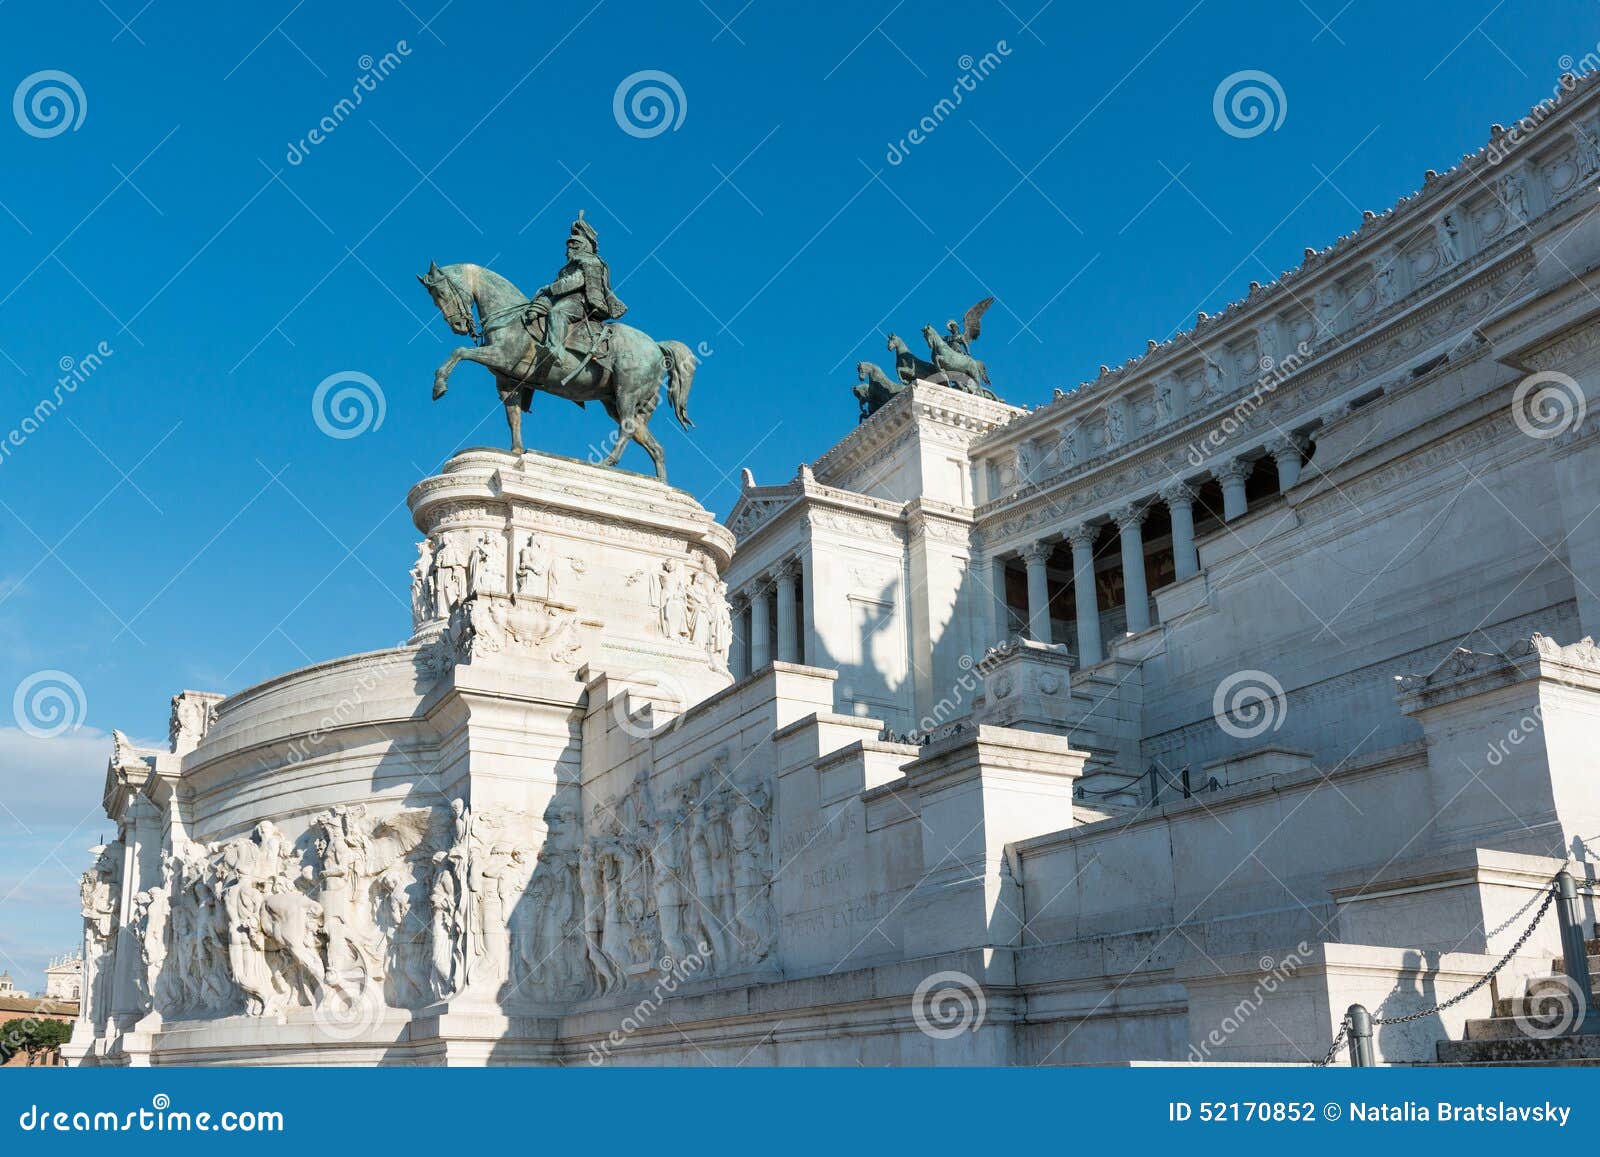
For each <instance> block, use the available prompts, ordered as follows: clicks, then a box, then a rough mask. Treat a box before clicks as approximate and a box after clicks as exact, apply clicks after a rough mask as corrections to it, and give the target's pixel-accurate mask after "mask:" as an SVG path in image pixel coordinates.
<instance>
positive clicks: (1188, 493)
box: [1161, 479, 1196, 506]
mask: <svg viewBox="0 0 1600 1157" xmlns="http://www.w3.org/2000/svg"><path fill="white" fill-rule="evenodd" d="M1195 497H1196V495H1195V492H1194V487H1193V486H1190V485H1189V484H1188V483H1187V482H1184V481H1183V480H1182V479H1179V480H1177V481H1174V482H1169V483H1167V484H1166V485H1165V486H1163V487H1162V488H1161V501H1163V502H1165V503H1166V504H1167V505H1168V506H1184V505H1189V504H1192V503H1193V502H1194V500H1195Z"/></svg>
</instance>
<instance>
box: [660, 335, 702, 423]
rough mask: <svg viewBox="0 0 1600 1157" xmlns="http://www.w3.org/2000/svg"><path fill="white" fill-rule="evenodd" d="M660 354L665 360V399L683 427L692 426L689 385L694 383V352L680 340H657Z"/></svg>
mask: <svg viewBox="0 0 1600 1157" xmlns="http://www.w3.org/2000/svg"><path fill="white" fill-rule="evenodd" d="M656 345H657V347H658V348H659V349H660V350H661V356H662V357H663V358H665V359H666V361H667V400H668V401H669V402H671V403H672V412H673V414H675V415H676V416H677V418H678V423H679V424H680V425H682V426H683V427H684V428H685V429H688V428H689V427H691V426H693V425H694V423H693V422H691V421H690V420H689V387H690V386H692V385H694V352H693V351H692V350H690V349H689V347H688V346H686V345H684V344H683V343H682V342H681V341H663V342H657V343H656Z"/></svg>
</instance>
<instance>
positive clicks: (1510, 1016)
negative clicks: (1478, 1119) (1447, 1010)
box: [1436, 939, 1600, 1066]
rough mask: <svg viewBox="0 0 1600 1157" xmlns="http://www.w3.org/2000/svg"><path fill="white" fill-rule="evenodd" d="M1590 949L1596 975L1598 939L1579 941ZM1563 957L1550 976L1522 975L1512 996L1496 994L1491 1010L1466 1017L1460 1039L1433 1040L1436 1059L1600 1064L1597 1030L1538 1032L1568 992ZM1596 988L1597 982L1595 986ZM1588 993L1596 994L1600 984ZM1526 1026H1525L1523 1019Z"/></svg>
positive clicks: (1592, 972) (1598, 973) (1446, 1062)
mask: <svg viewBox="0 0 1600 1157" xmlns="http://www.w3.org/2000/svg"><path fill="white" fill-rule="evenodd" d="M1584 943H1585V947H1586V949H1587V950H1588V954H1589V975H1590V976H1600V939H1591V940H1587V941H1585V942H1584ZM1564 968H1565V965H1564V962H1563V961H1562V960H1561V959H1560V958H1559V957H1558V958H1556V959H1555V960H1553V961H1552V962H1551V965H1550V975H1549V976H1531V977H1527V978H1525V980H1524V982H1523V990H1522V992H1521V993H1520V994H1519V995H1516V996H1498V995H1497V996H1496V998H1495V1002H1494V1015H1493V1016H1489V1017H1480V1018H1478V1019H1475V1020H1469V1021H1467V1023H1466V1031H1465V1036H1464V1038H1463V1039H1461V1040H1445V1041H1440V1042H1439V1043H1438V1045H1437V1046H1436V1052H1437V1056H1438V1063H1439V1064H1441V1065H1562V1066H1566V1065H1585V1066H1590V1065H1600V1035H1596V1034H1589V1035H1581V1034H1578V1033H1568V1034H1564V1035H1559V1036H1551V1037H1541V1036H1535V1035H1530V1031H1531V1032H1537V1031H1538V1026H1539V1025H1540V1024H1541V1023H1544V1024H1548V1023H1549V1022H1550V1011H1551V1010H1552V1009H1553V1008H1558V1007H1559V1002H1560V1001H1562V1000H1563V999H1566V1000H1568V1002H1569V1003H1570V997H1569V994H1568V990H1567V987H1566V974H1565V971H1564ZM1597 988H1600V986H1597ZM1591 995H1593V996H1595V997H1597V998H1600V990H1597V991H1595V992H1594V993H1592V994H1591ZM1525 1024H1526V1025H1527V1026H1528V1027H1524V1025H1525Z"/></svg>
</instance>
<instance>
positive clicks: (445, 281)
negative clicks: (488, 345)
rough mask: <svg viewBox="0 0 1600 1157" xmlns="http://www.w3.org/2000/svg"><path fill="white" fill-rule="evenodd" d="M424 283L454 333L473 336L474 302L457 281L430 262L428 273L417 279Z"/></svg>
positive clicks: (423, 285) (474, 328)
mask: <svg viewBox="0 0 1600 1157" xmlns="http://www.w3.org/2000/svg"><path fill="white" fill-rule="evenodd" d="M417 280H418V281H420V282H422V288H424V289H426V290H427V291H428V296H429V297H431V298H433V304H434V306H435V308H437V309H438V311H439V312H440V313H442V314H444V319H445V321H446V322H448V323H449V325H450V329H451V331H452V332H454V333H458V334H461V335H462V336H464V337H465V336H469V335H473V334H474V333H475V330H476V328H477V327H476V326H474V325H473V323H472V300H471V299H470V298H469V297H468V296H467V295H466V293H464V292H463V291H462V289H461V287H460V286H459V285H457V284H456V283H455V279H454V278H452V277H451V276H450V274H448V273H446V272H445V271H444V270H443V269H440V268H439V266H438V265H437V264H436V263H434V262H432V261H430V262H428V272H426V273H424V274H422V275H421V276H419V277H418V278H417Z"/></svg>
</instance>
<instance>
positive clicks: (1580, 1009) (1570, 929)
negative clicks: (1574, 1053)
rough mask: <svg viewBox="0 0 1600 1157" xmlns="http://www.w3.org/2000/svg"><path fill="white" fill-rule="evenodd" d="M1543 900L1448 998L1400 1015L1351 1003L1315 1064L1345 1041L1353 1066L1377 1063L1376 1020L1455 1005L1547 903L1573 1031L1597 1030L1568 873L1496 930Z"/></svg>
mask: <svg viewBox="0 0 1600 1157" xmlns="http://www.w3.org/2000/svg"><path fill="white" fill-rule="evenodd" d="M1541 894H1542V895H1543V896H1544V902H1543V903H1541V904H1540V905H1539V910H1538V911H1537V912H1535V913H1534V916H1533V919H1532V920H1531V921H1529V923H1528V926H1527V927H1526V928H1524V929H1523V930H1522V935H1521V936H1518V937H1517V942H1516V943H1515V944H1513V945H1512V946H1511V947H1510V949H1508V950H1507V952H1506V954H1505V955H1504V956H1502V957H1501V958H1500V959H1499V960H1498V961H1496V962H1495V965H1494V967H1492V968H1490V969H1489V971H1487V972H1485V973H1484V974H1483V975H1482V976H1481V977H1479V978H1478V979H1477V980H1476V981H1474V982H1473V983H1472V984H1471V985H1469V986H1467V987H1466V988H1464V989H1462V990H1461V991H1460V992H1458V993H1456V994H1455V995H1454V996H1452V997H1450V998H1449V999H1448V1000H1441V1001H1440V1002H1439V1003H1438V1004H1435V1005H1433V1006H1432V1007H1430V1008H1424V1009H1420V1010H1418V1011H1417V1012H1410V1013H1407V1014H1406V1015H1404V1016H1374V1015H1373V1014H1372V1013H1371V1012H1370V1011H1368V1009H1367V1007H1366V1006H1365V1005H1362V1004H1352V1005H1351V1006H1350V1008H1349V1010H1348V1011H1346V1013H1345V1014H1344V1020H1343V1021H1342V1022H1341V1023H1340V1025H1339V1031H1338V1033H1337V1034H1336V1035H1335V1036H1334V1038H1333V1044H1332V1045H1331V1046H1330V1047H1329V1048H1328V1055H1327V1056H1325V1057H1323V1058H1322V1060H1320V1061H1318V1062H1317V1067H1318V1068H1322V1067H1324V1066H1327V1065H1330V1064H1332V1063H1333V1059H1334V1057H1336V1056H1338V1055H1339V1050H1340V1049H1341V1048H1343V1047H1344V1046H1345V1044H1346V1043H1348V1044H1349V1046H1350V1064H1351V1066H1352V1067H1354V1068H1370V1067H1372V1066H1374V1065H1376V1064H1377V1060H1376V1059H1375V1053H1374V1049H1373V1029H1374V1028H1375V1027H1376V1026H1378V1025H1394V1024H1407V1023H1409V1022H1411V1021H1415V1020H1421V1019H1422V1018H1423V1017H1428V1016H1433V1015H1434V1014H1435V1013H1438V1012H1442V1011H1443V1010H1445V1009H1447V1008H1449V1007H1451V1006H1452V1005H1456V1004H1460V1003H1461V1002H1462V1001H1463V1000H1466V999H1467V997H1469V996H1471V995H1472V994H1473V993H1475V992H1477V991H1478V990H1479V989H1480V988H1482V987H1483V986H1484V985H1486V984H1488V983H1489V982H1490V981H1491V980H1493V979H1494V978H1495V976H1496V975H1498V974H1499V972H1500V970H1501V969H1502V968H1504V967H1505V966H1506V965H1507V964H1509V963H1510V962H1511V958H1512V957H1514V956H1515V955H1516V954H1517V953H1518V952H1520V951H1522V946H1523V945H1525V944H1526V943H1527V942H1528V939H1529V938H1530V937H1531V936H1532V935H1533V932H1534V929H1536V928H1537V927H1539V924H1540V923H1541V922H1542V921H1543V920H1544V918H1545V915H1546V914H1547V913H1548V912H1549V911H1550V909H1551V908H1554V909H1555V910H1556V918H1557V919H1558V920H1559V921H1560V924H1561V964H1562V971H1563V973H1564V974H1565V977H1566V986H1567V987H1568V988H1569V989H1570V990H1571V992H1572V995H1573V1000H1574V1001H1575V1002H1576V1007H1575V1008H1574V1010H1573V1018H1572V1023H1573V1025H1574V1026H1575V1027H1574V1028H1573V1029H1572V1031H1573V1033H1575V1034H1578V1033H1586V1034H1587V1033H1600V1013H1597V1012H1596V1010H1595V1005H1594V994H1593V991H1592V989H1591V987H1590V986H1591V984H1592V980H1591V977H1590V975H1589V948H1588V944H1587V939H1586V937H1585V935H1584V928H1583V914H1582V912H1581V911H1579V908H1578V888H1577V884H1576V883H1575V882H1574V881H1573V879H1572V873H1571V872H1569V871H1567V869H1565V868H1562V869H1561V871H1559V872H1557V873H1556V874H1555V878H1554V879H1552V880H1551V881H1550V886H1549V888H1548V889H1547V890H1545V891H1544V892H1543V893H1540V892H1535V893H1534V894H1533V896H1531V897H1529V899H1528V903H1526V904H1524V905H1523V906H1522V909H1521V911H1519V912H1518V913H1517V914H1516V915H1514V916H1512V917H1511V920H1508V921H1507V922H1506V923H1505V924H1503V925H1501V926H1500V928H1499V929H1496V931H1497V932H1498V931H1503V930H1504V929H1505V928H1507V927H1509V926H1510V924H1511V923H1512V922H1513V921H1515V920H1516V919H1517V918H1518V917H1520V916H1521V915H1522V914H1523V913H1524V912H1526V911H1527V910H1528V909H1529V908H1530V907H1532V905H1533V903H1534V901H1535V900H1537V899H1538V898H1539V896H1540V895H1541Z"/></svg>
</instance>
